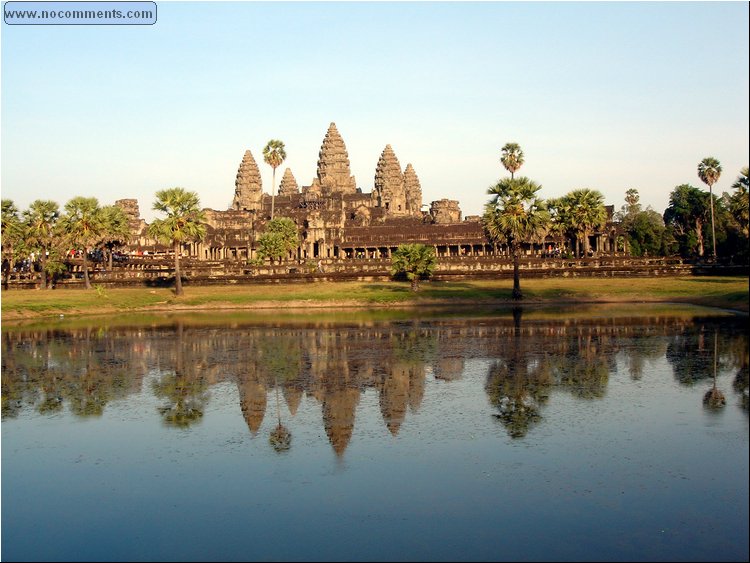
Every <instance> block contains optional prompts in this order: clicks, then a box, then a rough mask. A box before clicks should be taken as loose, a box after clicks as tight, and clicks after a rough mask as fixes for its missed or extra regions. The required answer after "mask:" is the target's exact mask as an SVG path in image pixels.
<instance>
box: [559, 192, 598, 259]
mask: <svg viewBox="0 0 750 563" xmlns="http://www.w3.org/2000/svg"><path fill="white" fill-rule="evenodd" d="M563 197H564V198H565V200H566V207H565V209H566V214H565V215H566V216H565V220H566V221H567V222H568V224H569V225H570V227H571V228H572V229H573V230H574V231H575V232H576V240H577V242H578V243H579V244H580V241H583V256H588V254H589V235H590V234H591V233H592V232H593V231H594V230H595V229H598V228H600V227H603V226H604V224H605V223H606V222H607V210H606V209H605V207H604V196H603V195H602V194H601V192H599V191H597V190H590V189H588V188H583V189H578V190H573V191H572V192H570V193H568V194H567V195H565V196H563ZM579 251H580V248H579Z"/></svg>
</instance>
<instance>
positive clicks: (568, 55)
mask: <svg viewBox="0 0 750 563" xmlns="http://www.w3.org/2000/svg"><path fill="white" fill-rule="evenodd" d="M157 5H158V21H157V23H156V24H155V25H153V26H56V25H53V26H21V25H15V26H11V25H7V24H5V23H3V24H2V26H0V27H1V33H2V39H1V41H2V83H1V86H0V88H1V89H2V114H1V115H0V119H1V120H2V125H1V129H2V137H1V141H2V146H1V158H2V175H1V180H2V188H1V193H2V197H3V198H10V199H12V200H14V202H15V203H16V205H17V206H18V207H19V208H20V209H22V210H23V209H26V208H27V207H28V205H29V204H30V203H31V202H32V201H33V200H35V199H53V200H55V201H57V202H58V203H59V204H60V205H61V207H62V206H63V205H64V204H65V203H66V202H67V201H68V200H69V199H71V198H72V197H75V196H78V195H82V196H95V197H97V198H98V199H99V201H100V202H101V203H102V204H111V203H113V202H114V201H115V200H117V199H122V198H137V199H138V201H139V204H140V208H141V214H142V216H143V217H144V218H145V219H146V220H147V221H150V220H151V219H153V218H154V217H155V216H157V215H155V213H154V212H153V211H152V210H151V206H152V204H153V201H154V194H155V193H156V191H157V190H160V189H164V188H168V187H174V186H182V187H184V188H187V189H189V190H193V191H195V192H197V193H198V195H199V196H200V200H201V204H202V206H204V207H209V208H212V209H226V208H228V206H229V205H230V203H231V201H232V197H233V194H234V179H235V175H236V173H237V168H238V166H239V164H240V161H241V159H242V156H243V154H244V152H245V150H247V149H249V150H251V151H252V153H253V155H254V156H255V159H256V161H257V162H258V164H259V166H260V168H261V172H262V176H263V187H264V190H265V191H266V192H268V193H270V184H271V168H270V167H269V166H268V165H266V164H265V163H263V161H262V149H263V146H264V145H265V144H266V142H267V141H268V140H269V139H273V138H276V139H281V140H282V141H284V143H285V144H286V151H287V155H288V158H287V161H286V162H285V163H284V164H282V166H281V168H280V169H279V170H278V171H277V175H276V176H277V178H276V179H277V183H278V181H279V180H280V177H281V173H282V172H283V170H284V168H286V167H290V168H291V169H292V172H293V173H294V175H295V177H296V178H297V181H298V183H299V184H300V185H309V184H310V182H311V181H312V179H313V177H314V176H315V174H316V163H317V158H318V151H319V150H320V145H321V143H322V141H323V137H324V135H325V132H326V130H327V128H328V125H329V123H330V122H332V121H333V122H335V123H336V125H337V127H338V129H339V131H340V133H341V135H342V136H343V138H344V142H345V143H346V146H347V149H348V151H349V158H350V161H351V166H352V173H353V174H354V175H355V176H356V179H357V185H358V186H359V187H361V188H362V189H363V191H367V192H369V191H371V190H372V187H373V178H374V174H375V166H376V164H377V161H378V157H379V156H380V153H381V152H382V150H383V148H384V147H385V145H386V144H390V145H392V147H393V149H394V151H395V153H396V156H397V157H398V159H399V161H400V163H401V166H402V168H405V167H406V165H407V163H412V165H413V166H414V168H415V170H416V172H417V175H418V176H419V178H420V181H421V184H422V191H423V199H424V201H425V202H426V203H429V202H430V201H433V200H436V199H441V198H450V199H457V200H459V202H460V204H461V208H462V210H463V212H464V215H471V214H479V213H481V210H482V206H483V204H484V203H485V202H486V201H487V195H486V190H487V188H488V187H489V186H490V185H491V184H493V183H494V182H496V181H497V180H498V179H499V178H501V177H503V176H505V175H507V173H506V172H505V170H504V169H503V168H502V165H501V164H500V162H499V154H500V148H501V147H502V146H503V145H504V144H505V143H507V142H517V143H519V144H520V145H521V147H522V148H523V150H524V152H525V155H526V164H525V165H524V166H523V168H522V169H521V172H520V174H523V175H527V176H529V177H530V178H532V179H533V180H535V181H537V182H538V183H540V184H541V185H542V192H541V195H542V197H545V198H549V197H557V196H560V195H563V194H565V193H567V192H568V191H570V190H572V189H575V188H593V189H598V190H600V191H601V192H602V193H603V194H604V195H605V199H606V203H607V204H614V205H615V206H616V208H617V209H619V208H620V206H621V205H623V203H624V195H625V191H626V190H627V189H628V188H636V189H638V190H639V192H640V194H641V201H642V203H643V204H644V205H651V206H652V207H654V209H656V210H657V211H659V212H663V210H664V209H665V207H666V206H667V205H668V199H669V193H670V192H671V191H672V189H673V188H674V187H675V186H676V185H679V184H682V183H690V184H692V185H694V186H699V187H703V188H705V185H703V184H701V183H700V180H699V179H698V177H697V174H696V168H697V165H698V162H699V161H700V160H701V159H702V158H704V157H706V156H714V157H716V158H718V159H719V160H720V161H721V163H722V166H723V168H724V172H723V174H722V177H721V179H720V180H719V182H718V183H717V184H716V185H715V186H714V190H715V192H716V193H721V192H723V191H729V190H730V186H731V184H732V182H733V181H734V180H735V179H736V178H737V175H738V173H739V170H740V168H742V167H743V166H747V164H748V150H749V149H748V137H749V136H750V133H749V129H750V128H749V126H748V82H749V79H748V67H749V66H750V65H749V63H748V50H749V48H748V23H747V22H748V3H747V2H686V3H683V2H656V3H644V2H622V3H598V2H581V3H568V2H519V3H515V2H477V3H468V2H455V3H453V2H416V3H407V2H372V3H370V2H322V3H318V2H290V3H286V2H269V3H263V2H159V1H157Z"/></svg>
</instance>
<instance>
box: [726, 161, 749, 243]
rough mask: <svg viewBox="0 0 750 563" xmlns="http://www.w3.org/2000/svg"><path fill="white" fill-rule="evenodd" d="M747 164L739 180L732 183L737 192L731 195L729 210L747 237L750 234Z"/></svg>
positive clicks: (738, 177) (741, 171)
mask: <svg viewBox="0 0 750 563" xmlns="http://www.w3.org/2000/svg"><path fill="white" fill-rule="evenodd" d="M747 172H748V169H747V166H745V167H744V168H743V169H742V170H740V175H739V176H737V180H736V181H735V182H734V184H732V188H733V189H734V190H735V192H734V193H733V194H732V195H731V196H730V197H729V206H728V207H729V211H730V212H731V214H732V217H734V219H735V221H736V222H737V225H738V226H739V229H740V231H741V232H742V234H744V235H745V237H747V236H748V223H749V222H750V221H749V220H748V219H749V218H748V203H749V200H748V182H747Z"/></svg>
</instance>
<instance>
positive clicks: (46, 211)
mask: <svg viewBox="0 0 750 563" xmlns="http://www.w3.org/2000/svg"><path fill="white" fill-rule="evenodd" d="M23 217H24V224H25V230H26V245H27V247H28V248H27V249H28V251H29V253H30V254H31V253H33V254H34V256H35V257H36V256H38V257H39V263H40V266H41V268H40V270H41V273H40V287H41V289H47V273H48V269H47V258H48V256H49V254H50V252H51V251H52V249H53V248H54V244H55V242H56V241H55V238H56V235H57V232H56V226H57V222H58V219H59V218H60V207H59V205H58V204H57V203H56V202H54V201H51V200H42V199H37V200H36V201H34V202H33V203H32V204H31V205H30V206H29V208H28V209H27V210H26V211H24V213H23Z"/></svg>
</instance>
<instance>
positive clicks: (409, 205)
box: [404, 164, 422, 217]
mask: <svg viewBox="0 0 750 563" xmlns="http://www.w3.org/2000/svg"><path fill="white" fill-rule="evenodd" d="M404 192H405V195H406V211H407V213H409V215H413V216H415V217H421V216H422V186H421V185H420V184H419V178H418V177H417V173H416V172H415V171H414V167H413V166H412V165H411V164H407V165H406V170H404Z"/></svg>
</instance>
